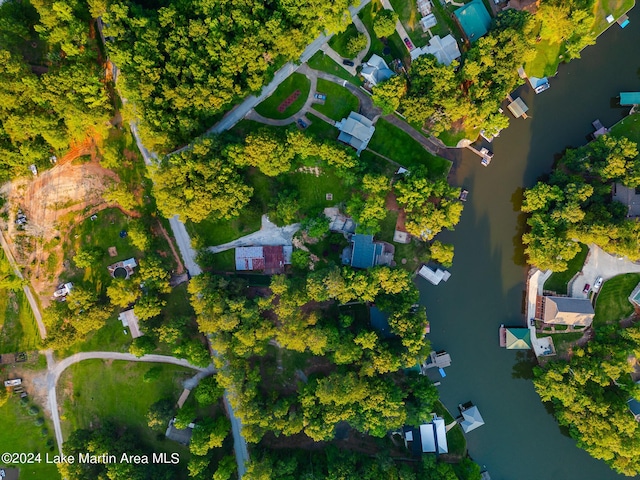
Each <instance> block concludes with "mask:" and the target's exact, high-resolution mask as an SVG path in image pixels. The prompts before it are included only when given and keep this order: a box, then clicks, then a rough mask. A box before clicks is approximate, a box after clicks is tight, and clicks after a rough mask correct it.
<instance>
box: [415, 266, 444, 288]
mask: <svg viewBox="0 0 640 480" xmlns="http://www.w3.org/2000/svg"><path fill="white" fill-rule="evenodd" d="M418 275H420V276H421V277H422V278H424V279H425V280H428V281H430V282H431V283H433V284H434V285H438V284H439V283H440V282H441V281H443V280H444V281H445V282H446V281H447V280H449V277H451V273H449V272H448V271H447V270H442V269H440V268H438V269H437V270H436V271H435V272H434V271H433V270H431V269H430V268H428V267H427V266H426V265H423V266H422V268H421V269H420V270H418Z"/></svg>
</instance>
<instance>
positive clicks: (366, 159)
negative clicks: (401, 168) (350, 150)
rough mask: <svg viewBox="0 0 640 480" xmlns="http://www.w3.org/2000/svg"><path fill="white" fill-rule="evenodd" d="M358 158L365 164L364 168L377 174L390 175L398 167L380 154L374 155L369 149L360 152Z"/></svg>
mask: <svg viewBox="0 0 640 480" xmlns="http://www.w3.org/2000/svg"><path fill="white" fill-rule="evenodd" d="M360 160H361V161H362V163H363V164H364V165H365V168H366V169H367V172H369V173H376V174H378V175H385V176H387V177H391V176H393V174H394V173H395V172H396V171H397V170H398V167H397V166H396V165H395V164H393V163H391V162H389V161H387V160H386V159H384V158H382V157H381V156H380V155H376V154H375V153H374V152H372V151H370V150H364V151H363V152H362V153H361V154H360Z"/></svg>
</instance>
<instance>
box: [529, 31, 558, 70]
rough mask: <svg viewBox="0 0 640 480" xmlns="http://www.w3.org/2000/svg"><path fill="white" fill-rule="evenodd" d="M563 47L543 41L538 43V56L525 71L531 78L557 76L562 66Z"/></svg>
mask: <svg viewBox="0 0 640 480" xmlns="http://www.w3.org/2000/svg"><path fill="white" fill-rule="evenodd" d="M561 48H562V45H561V44H559V43H550V42H549V41H548V40H541V41H539V42H538V43H536V56H535V58H534V59H533V60H532V61H531V62H529V63H527V65H526V66H525V71H526V72H527V75H529V76H530V77H540V78H542V77H548V76H552V75H555V74H556V72H557V71H558V65H559V64H560V60H561V59H560V52H561Z"/></svg>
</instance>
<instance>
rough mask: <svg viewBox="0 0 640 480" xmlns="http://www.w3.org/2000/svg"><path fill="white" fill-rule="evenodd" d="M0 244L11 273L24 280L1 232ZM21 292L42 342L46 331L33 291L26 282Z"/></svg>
mask: <svg viewBox="0 0 640 480" xmlns="http://www.w3.org/2000/svg"><path fill="white" fill-rule="evenodd" d="M0 243H1V244H2V249H3V250H4V254H5V256H6V257H7V260H8V261H9V264H10V265H11V268H13V272H14V273H15V274H16V276H17V277H18V278H19V279H20V280H25V278H24V276H23V275H22V272H21V271H20V269H19V268H18V263H17V262H16V259H15V258H13V253H11V249H10V248H9V244H8V243H7V241H6V240H5V238H4V233H3V232H0ZM22 290H23V291H24V294H25V296H26V297H27V301H28V302H29V305H30V306H31V311H32V312H33V317H34V318H35V319H36V323H37V324H38V331H39V332H40V337H41V338H42V339H43V340H44V339H45V338H46V337H47V329H46V327H45V326H44V322H43V321H42V314H41V313H40V307H39V305H38V302H37V301H36V298H35V297H34V295H33V291H32V290H31V284H30V283H29V282H27V283H26V284H25V285H24V286H23V287H22Z"/></svg>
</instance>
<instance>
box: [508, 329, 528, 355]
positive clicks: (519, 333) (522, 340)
mask: <svg viewBox="0 0 640 480" xmlns="http://www.w3.org/2000/svg"><path fill="white" fill-rule="evenodd" d="M505 346H506V347H507V350H529V349H530V348H531V331H530V330H529V329H528V328H507V329H506V345H505Z"/></svg>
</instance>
